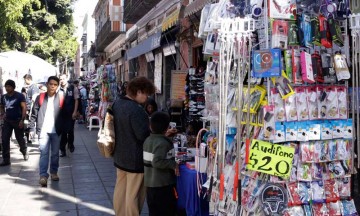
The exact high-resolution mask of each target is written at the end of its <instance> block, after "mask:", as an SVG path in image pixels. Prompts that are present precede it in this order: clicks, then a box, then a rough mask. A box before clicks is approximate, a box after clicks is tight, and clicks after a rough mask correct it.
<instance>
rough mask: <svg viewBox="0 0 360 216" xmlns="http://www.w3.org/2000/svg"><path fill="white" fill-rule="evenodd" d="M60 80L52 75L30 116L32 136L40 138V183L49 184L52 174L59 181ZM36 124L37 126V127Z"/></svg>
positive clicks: (61, 124) (62, 100)
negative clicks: (45, 90) (35, 135)
mask: <svg viewBox="0 0 360 216" xmlns="http://www.w3.org/2000/svg"><path fill="white" fill-rule="evenodd" d="M59 83H60V80H59V78H57V77H56V76H50V77H49V78H48V81H47V92H46V93H41V94H39V95H38V96H37V97H36V99H35V103H34V105H33V108H32V111H31V117H30V124H29V126H30V136H31V137H32V138H33V137H34V133H35V132H36V134H37V135H38V138H39V149H40V161H39V167H40V180H39V184H40V185H41V186H43V187H46V186H47V180H48V178H49V174H48V169H49V159H50V176H51V180H52V181H59V176H58V174H57V172H58V169H59V148H60V139H61V133H62V129H63V113H62V109H63V103H64V95H63V92H62V91H57V89H58V87H59ZM35 126H36V127H35Z"/></svg>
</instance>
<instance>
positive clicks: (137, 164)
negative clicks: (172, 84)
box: [112, 77, 155, 216]
mask: <svg viewBox="0 0 360 216" xmlns="http://www.w3.org/2000/svg"><path fill="white" fill-rule="evenodd" d="M124 84H125V83H124ZM154 93H155V86H154V85H153V83H152V82H151V81H150V80H148V79H147V78H145V77H137V78H134V79H133V80H131V81H130V82H129V85H128V86H127V91H126V95H125V96H124V97H120V98H119V99H117V100H115V102H114V104H113V105H112V111H113V113H114V128H115V149H114V165H115V167H116V168H117V169H116V170H117V179H116V184H115V190H114V199H113V204H114V210H115V214H116V215H119V216H120V215H121V216H132V215H140V212H141V209H142V207H143V204H144V201H145V187H144V161H143V144H144V141H145V139H146V138H147V137H148V136H149V135H150V128H149V117H148V115H147V113H146V112H145V110H144V107H143V106H142V104H144V103H145V102H146V100H147V99H148V96H149V95H152V94H154Z"/></svg>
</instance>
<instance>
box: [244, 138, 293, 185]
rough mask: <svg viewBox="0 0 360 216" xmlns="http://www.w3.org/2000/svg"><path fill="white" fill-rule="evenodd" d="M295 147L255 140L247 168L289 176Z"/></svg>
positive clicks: (284, 176) (283, 176)
mask: <svg viewBox="0 0 360 216" xmlns="http://www.w3.org/2000/svg"><path fill="white" fill-rule="evenodd" d="M294 152H295V149H294V148H292V147H287V146H283V145H277V144H271V143H268V142H264V141H261V140H255V139H254V140H253V141H252V143H251V146H250V158H249V163H248V164H247V168H248V169H250V170H255V171H258V172H263V173H267V174H270V175H275V176H279V177H282V178H288V177H289V176H290V173H291V167H292V161H293V158H294Z"/></svg>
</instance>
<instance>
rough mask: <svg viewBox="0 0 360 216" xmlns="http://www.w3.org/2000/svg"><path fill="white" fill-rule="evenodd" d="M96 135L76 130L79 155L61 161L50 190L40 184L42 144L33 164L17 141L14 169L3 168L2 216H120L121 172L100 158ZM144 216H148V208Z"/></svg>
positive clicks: (0, 181)
mask: <svg viewBox="0 0 360 216" xmlns="http://www.w3.org/2000/svg"><path fill="white" fill-rule="evenodd" d="M97 133H98V131H97V130H92V131H89V130H87V129H86V128H85V126H84V125H77V127H76V128H75V142H74V144H75V152H74V153H70V152H69V151H67V156H66V157H63V158H60V167H59V171H58V174H59V177H60V181H58V182H54V181H51V180H50V179H49V180H48V186H47V187H46V188H42V187H40V185H39V183H38V181H39V157H40V153H39V146H38V144H37V143H36V142H33V144H31V145H29V146H28V150H29V155H30V158H29V160H28V161H24V160H23V159H22V155H21V153H20V152H19V147H18V145H17V144H16V141H15V142H14V141H12V142H11V166H8V167H0V216H13V215H16V216H17V215H26V216H55V215H61V216H81V215H84V216H85V215H86V216H92V215H94V216H97V215H105V216H106V215H115V213H114V210H113V207H112V198H113V193H114V187H115V180H116V169H115V167H114V165H113V161H112V159H108V158H104V157H102V156H101V155H100V153H99V151H98V149H97V146H96V138H97ZM0 160H2V158H1V156H0ZM19 203H21V205H19ZM142 215H148V210H147V206H146V205H145V206H144V209H143V214H142Z"/></svg>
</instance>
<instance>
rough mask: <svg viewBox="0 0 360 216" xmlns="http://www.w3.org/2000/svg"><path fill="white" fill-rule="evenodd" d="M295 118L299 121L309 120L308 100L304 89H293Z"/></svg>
mask: <svg viewBox="0 0 360 216" xmlns="http://www.w3.org/2000/svg"><path fill="white" fill-rule="evenodd" d="M295 92H296V106H297V117H298V120H299V121H304V120H308V119H309V109H308V99H307V93H306V88H305V87H297V88H295Z"/></svg>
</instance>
